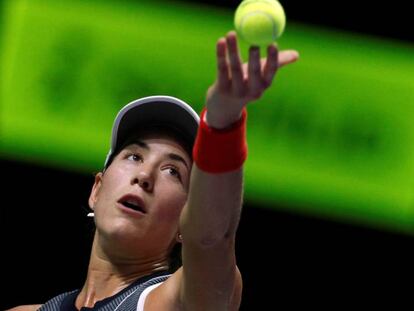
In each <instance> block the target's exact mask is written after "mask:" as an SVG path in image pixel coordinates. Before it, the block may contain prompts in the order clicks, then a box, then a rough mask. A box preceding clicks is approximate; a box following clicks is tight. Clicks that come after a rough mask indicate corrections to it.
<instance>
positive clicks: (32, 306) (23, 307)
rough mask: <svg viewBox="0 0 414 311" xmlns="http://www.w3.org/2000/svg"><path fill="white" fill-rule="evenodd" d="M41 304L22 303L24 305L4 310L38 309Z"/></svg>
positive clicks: (24, 310) (26, 310)
mask: <svg viewBox="0 0 414 311" xmlns="http://www.w3.org/2000/svg"><path fill="white" fill-rule="evenodd" d="M41 306H42V305H24V306H18V307H14V308H11V309H8V310H6V311H36V310H38V309H39V308H40V307H41Z"/></svg>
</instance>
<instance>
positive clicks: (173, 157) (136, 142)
mask: <svg viewBox="0 0 414 311" xmlns="http://www.w3.org/2000/svg"><path fill="white" fill-rule="evenodd" d="M131 144H134V145H138V146H139V147H141V148H143V149H146V150H151V148H150V147H149V146H148V144H146V143H144V142H143V141H142V140H138V139H134V140H133V141H131ZM167 156H168V158H169V159H170V160H174V161H178V162H181V163H183V164H184V165H185V167H186V168H187V170H189V169H190V168H189V166H188V164H187V162H186V161H185V160H184V158H183V157H182V156H180V155H178V154H176V153H169V154H168V155H167Z"/></svg>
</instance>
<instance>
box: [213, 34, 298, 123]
mask: <svg viewBox="0 0 414 311" xmlns="http://www.w3.org/2000/svg"><path fill="white" fill-rule="evenodd" d="M216 48H217V66H218V72H217V80H216V81H215V82H214V84H213V85H212V86H211V87H210V88H209V89H208V91H207V100H206V106H207V113H206V121H207V124H208V125H209V126H211V127H214V128H217V129H222V128H226V127H228V126H230V125H231V124H233V123H234V122H236V121H237V120H239V119H240V117H241V112H242V110H243V108H244V107H245V106H246V105H247V104H248V103H249V102H251V101H253V100H256V99H259V98H260V97H261V96H262V94H263V93H264V91H265V90H266V89H267V88H269V86H270V85H271V84H272V81H273V78H274V76H275V74H276V72H277V70H278V68H280V67H282V66H284V65H287V64H290V63H293V62H295V61H296V60H297V59H298V57H299V54H298V52H296V51H294V50H286V51H281V52H279V50H278V48H277V46H276V45H275V44H271V45H269V46H268V48H267V58H262V59H260V51H259V47H254V46H252V47H250V50H249V62H248V63H244V64H242V60H241V57H240V53H239V48H238V44H237V36H236V33H235V32H234V31H230V32H229V33H228V34H227V35H226V38H220V39H219V40H218V41H217V46H216Z"/></svg>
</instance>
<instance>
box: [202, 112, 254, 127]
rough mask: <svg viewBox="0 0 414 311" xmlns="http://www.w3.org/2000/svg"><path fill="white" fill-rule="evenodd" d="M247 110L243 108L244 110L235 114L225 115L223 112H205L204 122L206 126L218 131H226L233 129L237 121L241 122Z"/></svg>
mask: <svg viewBox="0 0 414 311" xmlns="http://www.w3.org/2000/svg"><path fill="white" fill-rule="evenodd" d="M245 109H246V108H243V110H241V111H238V112H235V113H228V114H223V113H222V112H221V113H220V114H218V115H217V114H214V113H213V112H211V111H210V110H206V109H204V110H205V113H204V114H203V116H204V117H203V121H204V122H205V124H207V125H208V126H209V127H210V128H214V129H217V130H225V129H227V128H230V127H232V126H233V125H234V124H235V123H237V121H239V120H240V119H241V118H242V116H243V111H244V110H245Z"/></svg>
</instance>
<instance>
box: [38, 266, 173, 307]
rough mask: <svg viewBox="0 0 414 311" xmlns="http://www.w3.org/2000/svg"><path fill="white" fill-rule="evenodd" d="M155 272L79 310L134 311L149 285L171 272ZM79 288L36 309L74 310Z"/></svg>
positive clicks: (162, 280)
mask: <svg viewBox="0 0 414 311" xmlns="http://www.w3.org/2000/svg"><path fill="white" fill-rule="evenodd" d="M167 273H168V272H157V273H154V274H151V275H149V276H146V277H143V278H140V279H138V280H136V281H135V282H134V283H132V284H131V285H129V286H128V287H126V288H124V289H123V290H122V291H120V292H119V293H118V294H116V295H114V296H112V297H108V298H106V299H104V300H102V301H98V302H97V303H96V304H95V306H94V307H93V308H87V307H83V308H81V309H80V311H87V310H88V311H89V310H91V311H92V310H93V311H98V310H99V311H136V310H137V304H138V299H139V297H140V296H141V294H142V292H143V291H144V290H145V289H146V288H147V287H149V286H151V285H154V284H158V283H161V282H164V281H165V280H166V279H168V278H169V276H170V275H171V274H167ZM78 293H79V290H74V291H70V292H66V293H63V294H60V295H59V296H56V297H54V298H52V299H51V300H49V301H48V302H46V303H45V304H44V305H42V306H41V307H40V309H38V311H76V310H77V309H76V308H75V304H74V302H75V300H76V297H77V296H78Z"/></svg>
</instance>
